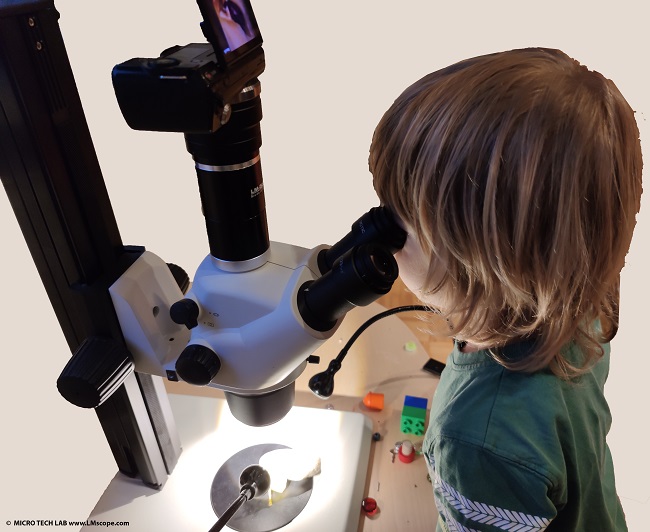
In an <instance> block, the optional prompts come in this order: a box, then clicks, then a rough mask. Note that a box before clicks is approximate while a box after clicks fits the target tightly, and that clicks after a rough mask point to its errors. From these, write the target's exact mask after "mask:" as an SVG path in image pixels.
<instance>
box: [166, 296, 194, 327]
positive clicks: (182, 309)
mask: <svg viewBox="0 0 650 532" xmlns="http://www.w3.org/2000/svg"><path fill="white" fill-rule="evenodd" d="M199 312H200V310H199V306H198V305H197V304H196V302H195V301H194V300H193V299H187V298H185V299H181V300H180V301H176V303H174V304H173V305H172V306H171V307H170V309H169V316H170V318H171V319H172V321H173V322H174V323H178V324H179V325H185V327H187V328H188V329H193V328H194V327H196V326H197V325H198V324H199V322H198V317H199Z"/></svg>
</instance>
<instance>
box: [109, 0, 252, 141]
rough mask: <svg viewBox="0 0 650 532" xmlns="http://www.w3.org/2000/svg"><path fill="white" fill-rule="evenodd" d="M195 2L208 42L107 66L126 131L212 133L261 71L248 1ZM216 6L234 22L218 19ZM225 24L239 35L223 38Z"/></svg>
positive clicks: (223, 18) (214, 0) (220, 13)
mask: <svg viewBox="0 0 650 532" xmlns="http://www.w3.org/2000/svg"><path fill="white" fill-rule="evenodd" d="M198 4H199V8H200V9H201V13H202V14H203V17H204V21H203V22H202V23H201V28H202V30H203V33H204V35H205V36H206V38H207V39H208V41H209V42H208V43H192V44H188V45H185V46H173V47H171V48H168V49H167V50H165V51H163V52H162V53H161V54H160V56H159V57H157V58H134V59H129V60H128V61H125V62H123V63H121V64H119V65H116V66H115V67H114V68H113V72H112V78H113V87H114V89H115V94H116V96H117V100H118V103H119V106H120V110H121V111H122V114H123V116H124V118H125V120H126V122H127V124H128V125H129V126H130V127H131V128H132V129H136V130H139V131H170V132H179V133H212V132H214V131H216V130H217V129H219V127H220V126H221V125H223V124H225V123H226V122H227V121H228V119H229V110H230V105H232V104H233V103H235V102H236V101H237V100H238V97H239V95H240V93H241V91H242V90H243V89H244V88H245V87H246V86H247V85H248V84H249V82H250V81H251V80H253V79H255V78H257V77H258V76H259V75H260V74H261V73H262V72H264V67H265V61H264V51H263V50H262V36H261V34H260V32H259V28H258V26H257V22H256V20H255V16H254V14H253V10H252V8H251V6H250V2H249V1H248V0H236V1H234V0H224V2H220V0H198ZM220 4H221V5H224V6H226V7H225V8H224V9H225V10H227V11H228V10H230V11H232V12H233V13H235V15H236V16H235V17H234V18H235V19H237V21H239V24H238V23H237V22H234V21H233V20H232V17H231V16H230V15H228V16H227V17H225V16H224V15H223V13H222V10H220V8H219V5H220ZM227 6H230V7H227ZM230 11H228V13H229V12H230ZM240 24H241V27H240ZM230 26H234V27H235V28H238V29H237V31H238V32H239V34H237V35H235V36H230V37H229V33H228V31H231V32H232V31H234V30H228V27H230ZM241 28H245V30H244V29H241ZM245 31H246V33H245ZM230 41H233V43H232V44H231V43H230Z"/></svg>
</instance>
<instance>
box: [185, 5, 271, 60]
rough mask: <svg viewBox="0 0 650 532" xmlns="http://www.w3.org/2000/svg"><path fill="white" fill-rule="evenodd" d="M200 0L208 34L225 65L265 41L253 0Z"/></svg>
mask: <svg viewBox="0 0 650 532" xmlns="http://www.w3.org/2000/svg"><path fill="white" fill-rule="evenodd" d="M197 3H198V4H199V8H200V9H201V13H202V14H203V18H204V20H205V22H206V24H207V25H208V28H207V29H208V30H209V31H208V33H207V34H206V36H207V38H208V40H209V41H210V42H211V44H212V46H213V47H214V48H215V52H216V53H217V54H218V55H219V56H220V57H221V58H222V59H223V60H224V61H225V63H226V65H228V64H230V63H232V62H233V61H235V60H236V59H238V58H239V57H241V56H242V55H244V54H246V52H248V51H249V50H252V49H254V48H256V47H257V46H259V45H261V44H262V36H261V34H260V30H259V27H258V26H257V21H256V20H255V15H254V13H253V8H252V7H251V4H250V0H197ZM226 65H224V66H226Z"/></svg>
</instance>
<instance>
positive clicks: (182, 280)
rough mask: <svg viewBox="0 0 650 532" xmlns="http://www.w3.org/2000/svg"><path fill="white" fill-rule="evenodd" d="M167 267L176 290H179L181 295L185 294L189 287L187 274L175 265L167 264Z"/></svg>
mask: <svg viewBox="0 0 650 532" xmlns="http://www.w3.org/2000/svg"><path fill="white" fill-rule="evenodd" d="M167 267H168V268H169V271H170V272H172V275H173V276H174V280H175V281H176V284H177V285H178V288H180V289H181V292H183V294H186V293H187V290H188V289H189V287H190V276H189V275H187V272H186V271H185V270H184V269H183V268H181V267H180V266H178V265H176V264H171V263H167Z"/></svg>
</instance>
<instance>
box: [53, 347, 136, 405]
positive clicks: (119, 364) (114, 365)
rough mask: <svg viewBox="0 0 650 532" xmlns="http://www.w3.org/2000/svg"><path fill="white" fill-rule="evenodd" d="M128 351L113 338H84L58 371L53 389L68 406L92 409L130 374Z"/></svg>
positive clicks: (131, 370)
mask: <svg viewBox="0 0 650 532" xmlns="http://www.w3.org/2000/svg"><path fill="white" fill-rule="evenodd" d="M134 368H135V364H134V362H133V358H132V357H131V354H130V353H129V352H128V350H127V349H126V348H125V347H124V346H123V345H122V344H121V343H119V342H118V341H116V340H114V339H113V338H101V337H97V336H93V337H90V338H86V340H84V341H83V343H82V344H81V345H80V346H79V348H78V349H77V351H76V352H75V353H74V355H72V358H71V359H70V360H69V361H68V363H67V364H66V366H65V368H63V371H62V372H61V375H60V376H59V378H58V380H57V381H56V387H57V388H58V389H59V393H60V394H61V395H62V396H63V397H64V398H65V399H66V400H67V401H69V402H70V403H72V404H73V405H76V406H80V407H82V408H95V407H97V406H99V405H101V404H102V403H103V402H104V401H105V400H106V399H108V398H109V397H110V396H111V395H112V394H113V392H114V391H115V390H117V389H118V388H119V387H120V386H121V385H122V383H123V382H124V380H125V379H126V378H127V377H128V376H129V375H130V374H131V373H132V372H133V370H134Z"/></svg>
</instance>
